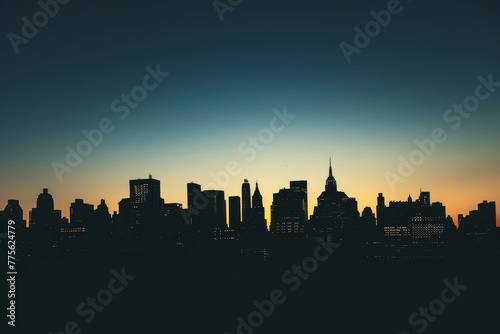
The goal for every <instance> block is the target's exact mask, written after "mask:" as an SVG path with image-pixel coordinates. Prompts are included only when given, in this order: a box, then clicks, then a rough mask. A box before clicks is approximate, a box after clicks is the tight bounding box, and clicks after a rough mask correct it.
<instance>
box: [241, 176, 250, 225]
mask: <svg viewBox="0 0 500 334" xmlns="http://www.w3.org/2000/svg"><path fill="white" fill-rule="evenodd" d="M251 209H252V205H251V202H250V183H248V180H247V179H245V180H244V182H243V184H242V185H241V210H242V211H241V220H242V222H243V224H247V223H248V222H249V221H250V218H251Z"/></svg>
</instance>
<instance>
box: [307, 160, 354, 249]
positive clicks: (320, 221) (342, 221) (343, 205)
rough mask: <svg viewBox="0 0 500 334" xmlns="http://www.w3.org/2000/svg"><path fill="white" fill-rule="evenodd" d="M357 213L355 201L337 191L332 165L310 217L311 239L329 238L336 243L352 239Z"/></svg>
mask: <svg viewBox="0 0 500 334" xmlns="http://www.w3.org/2000/svg"><path fill="white" fill-rule="evenodd" d="M358 227H359V211H358V203H357V201H356V199H354V198H350V197H348V196H347V195H346V194H345V193H344V192H342V191H338V190H337V181H336V180H335V178H334V177H333V173H332V164H331V161H330V167H329V170H328V177H327V178H326V184H325V190H324V191H323V192H322V193H321V194H320V195H319V197H318V205H317V206H316V207H315V208H314V212H313V214H312V216H311V221H310V229H311V236H312V237H318V236H319V237H322V238H326V237H328V236H330V237H331V238H332V239H333V240H335V241H337V242H341V243H342V242H345V241H347V240H348V239H352V238H353V237H354V236H355V234H356V233H357V232H358Z"/></svg>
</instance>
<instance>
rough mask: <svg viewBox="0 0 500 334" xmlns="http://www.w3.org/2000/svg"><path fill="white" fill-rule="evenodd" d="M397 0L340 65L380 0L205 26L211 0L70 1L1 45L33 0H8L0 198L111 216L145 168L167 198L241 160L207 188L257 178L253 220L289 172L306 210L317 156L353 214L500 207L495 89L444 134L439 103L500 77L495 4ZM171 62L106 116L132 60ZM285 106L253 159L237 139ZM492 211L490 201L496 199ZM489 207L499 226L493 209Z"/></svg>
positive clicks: (498, 97)
mask: <svg viewBox="0 0 500 334" xmlns="http://www.w3.org/2000/svg"><path fill="white" fill-rule="evenodd" d="M401 5H402V6H403V10H402V11H401V12H400V13H399V14H397V15H393V16H392V20H391V22H390V24H389V25H388V26H387V27H385V28H382V29H381V32H380V33H379V34H378V35H377V36H375V37H373V39H372V40H371V42H370V44H369V45H368V46H367V47H366V48H364V49H362V50H361V52H360V53H359V54H354V55H353V56H352V62H351V63H350V64H348V63H347V62H346V59H345V58H344V56H343V54H342V51H341V49H340V47H339V44H340V43H341V42H346V43H349V44H353V39H354V35H355V32H354V30H353V28H354V27H355V26H358V27H360V28H362V29H364V26H365V24H366V23H368V22H369V21H371V20H373V18H372V16H371V15H370V11H371V10H375V11H379V10H382V9H386V8H387V1H323V0H311V1H307V2H305V1H290V0H288V1H282V0H280V1H272V3H269V1H264V0H244V1H243V2H242V3H241V4H240V5H239V6H237V7H235V8H234V10H233V11H232V12H226V13H225V14H224V21H223V22H221V21H220V20H219V17H218V15H217V13H216V11H215V9H214V7H213V5H212V1H209V0H207V1H175V2H173V1H171V2H167V3H160V2H158V1H152V0H143V1H140V2H131V1H106V2H105V3H103V2H101V1H74V0H73V1H71V2H69V3H68V4H66V5H61V6H60V8H59V13H57V14H56V15H55V16H54V17H53V18H50V19H49V21H48V24H47V25H46V26H44V27H42V28H39V31H38V33H37V35H36V36H34V37H33V38H32V39H30V40H29V42H28V43H27V44H21V45H20V46H19V52H18V53H17V54H16V53H15V52H14V50H13V48H12V46H11V43H10V42H9V39H8V37H7V35H8V34H9V32H13V33H15V34H19V35H20V34H21V27H22V25H23V22H22V21H21V18H22V17H23V16H26V17H28V19H29V20H30V21H31V20H32V16H33V14H35V13H36V12H37V11H39V10H40V7H39V5H38V4H37V2H36V1H34V0H31V1H26V0H22V1H19V0H6V2H4V10H2V13H1V14H0V17H1V19H0V31H1V33H2V34H3V36H4V37H3V39H2V40H3V42H2V43H0V54H1V56H2V62H0V67H1V73H2V76H1V79H0V80H1V81H0V82H1V85H2V86H1V89H2V99H1V100H0V108H1V110H2V114H3V115H4V117H3V121H4V122H3V123H2V124H3V126H2V131H1V132H0V136H1V138H2V141H1V142H2V145H1V148H0V156H1V157H2V163H1V165H2V167H1V173H0V184H1V188H0V189H1V192H0V208H2V209H3V207H4V206H5V205H6V204H7V200H8V199H10V198H14V199H19V200H20V202H21V206H22V207H23V209H24V215H25V218H26V219H28V212H29V210H30V209H31V208H32V207H34V206H35V203H36V198H37V196H38V194H39V193H40V192H41V191H42V188H45V187H46V188H49V192H50V193H51V194H52V195H53V196H54V199H55V206H56V208H57V209H61V210H62V211H63V215H65V216H69V205H70V203H71V202H73V201H74V199H75V198H83V199H84V200H85V201H86V202H87V203H91V204H94V205H97V204H98V203H99V200H100V199H101V198H104V199H105V200H106V202H107V203H108V206H109V208H110V210H111V211H113V210H117V209H118V208H117V207H118V205H117V203H118V201H119V200H120V199H121V198H124V197H128V192H129V189H128V180H130V179H137V178H147V177H148V174H152V175H153V177H154V178H156V179H159V180H161V186H162V189H161V191H162V197H163V198H164V199H165V201H166V202H178V203H182V204H183V205H184V206H185V205H186V196H187V195H186V183H188V182H196V183H200V184H201V185H202V187H203V188H204V189H207V188H208V185H209V183H210V182H213V180H212V178H211V176H210V173H211V172H215V173H217V172H220V171H223V170H225V168H226V164H227V163H228V162H229V161H232V160H235V161H237V162H238V164H239V166H240V171H239V172H238V173H237V175H233V176H231V178H230V179H229V183H228V184H227V185H224V186H223V187H218V188H219V189H222V190H224V191H225V193H226V198H227V197H228V196H231V195H241V183H242V181H243V179H244V178H247V179H249V180H250V182H251V184H252V193H253V189H254V185H255V181H256V180H258V181H259V188H260V190H261V193H262V195H263V197H264V205H265V209H266V216H268V217H269V211H270V205H271V202H272V194H273V193H275V192H278V190H279V189H280V188H283V187H288V185H289V181H290V180H301V179H305V180H307V181H308V184H309V207H310V208H309V213H310V214H311V213H312V209H313V206H314V205H315V204H316V198H317V197H318V195H319V194H320V192H321V191H322V190H323V187H324V182H325V179H326V176H327V172H328V158H329V157H330V156H331V157H332V161H333V170H334V176H335V177H336V179H337V183H338V186H339V189H340V190H342V191H345V192H346V193H347V194H348V195H349V196H352V197H356V198H357V200H358V209H359V211H360V212H361V211H362V209H363V208H364V207H365V206H371V207H372V208H373V209H374V210H375V205H376V197H377V194H378V193H379V192H383V193H384V195H385V197H386V201H389V200H406V198H407V196H408V194H411V195H412V196H413V198H416V197H418V194H419V190H420V189H422V190H426V191H430V192H431V200H432V201H440V202H443V203H444V204H445V205H446V206H447V214H450V215H451V216H452V217H453V219H454V221H455V223H457V215H458V214H459V213H464V214H466V213H468V211H469V210H473V209H476V208H477V204H478V203H479V202H482V201H483V200H488V201H496V202H497V203H500V193H499V190H498V189H500V173H499V167H498V166H499V165H500V155H499V147H500V145H499V143H500V131H499V130H498V129H499V127H500V87H499V88H498V91H496V92H494V93H493V94H492V95H491V97H489V98H488V99H486V100H485V101H482V102H481V104H480V106H479V108H478V109H477V110H476V111H475V112H473V113H472V114H471V116H470V117H469V118H468V119H464V120H463V123H462V125H461V126H460V128H458V129H456V130H453V129H452V128H451V124H450V123H446V122H445V121H444V120H443V114H444V113H445V111H446V110H447V109H448V108H451V107H452V106H453V104H455V103H462V102H463V101H464V99H465V98H466V97H467V96H469V95H471V94H474V92H475V88H476V86H477V85H478V84H479V82H478V80H477V77H478V76H483V77H487V76H488V75H489V74H491V75H492V77H493V80H495V81H500V62H499V59H500V43H499V42H500V41H499V37H500V21H499V20H498V11H496V10H495V8H496V6H497V3H496V2H495V1H478V0H464V1H461V2H460V5H457V6H453V5H450V4H446V5H444V4H436V3H435V2H433V1H428V0H427V1H425V0H419V1H413V2H410V1H407V0H406V1H402V2H401ZM156 64H160V68H161V70H162V71H165V72H169V73H170V75H169V76H168V77H167V78H165V79H164V81H163V82H162V83H161V84H160V85H159V86H158V87H157V88H156V89H155V90H153V91H151V92H149V94H148V96H147V98H146V99H145V100H144V101H142V102H140V104H139V106H138V107H137V108H135V109H133V110H131V111H130V114H129V116H128V117H127V118H126V119H124V120H121V119H120V118H119V117H118V116H119V115H118V114H116V113H113V111H112V110H111V108H110V105H111V103H112V102H113V101H114V100H115V99H117V98H120V95H121V94H129V93H130V91H131V90H132V88H133V87H135V86H136V85H139V84H141V83H142V79H143V77H144V76H145V75H146V74H147V72H146V70H145V68H146V66H151V67H153V68H154V67H155V66H156ZM284 107H286V109H287V111H288V113H290V114H293V115H296V117H295V118H294V119H293V120H291V122H290V123H289V124H288V125H287V126H286V127H285V129H284V130H283V131H281V132H279V133H276V134H275V135H274V138H273V140H272V141H270V142H269V143H267V144H265V148H264V149H263V150H262V151H258V152H257V154H256V156H255V158H254V159H252V160H251V161H247V158H249V155H245V154H240V153H239V152H238V146H239V145H240V144H241V143H242V142H245V141H246V140H247V138H248V136H256V135H257V134H258V133H259V131H261V130H262V129H264V128H266V127H268V126H269V122H270V121H271V119H272V118H273V117H274V113H273V109H275V108H276V109H278V110H283V108H284ZM103 118H109V119H111V120H112V122H113V125H114V126H115V129H114V131H113V132H112V133H109V134H106V135H104V138H103V141H102V144H101V145H99V146H97V147H94V148H93V151H92V153H91V154H90V155H89V156H87V157H84V158H83V161H82V162H81V164H80V165H78V166H77V167H76V168H75V169H74V171H73V172H72V173H67V174H64V176H63V181H62V182H60V181H59V180H58V178H57V177H56V175H55V173H54V171H53V168H52V166H51V164H52V163H53V162H54V161H58V162H60V163H65V161H64V160H65V157H66V150H65V147H66V146H67V145H69V146H71V147H73V148H76V145H77V144H78V143H79V142H80V141H81V140H84V139H85V137H84V136H83V134H82V130H84V129H86V130H91V129H94V128H97V127H98V125H99V122H100V121H101V119H103ZM435 128H442V129H443V130H444V131H445V132H446V134H447V136H448V139H447V140H446V141H445V142H444V143H440V144H438V145H437V147H436V151H435V153H434V154H432V155H430V156H428V157H426V158H425V161H424V163H423V164H422V165H420V166H418V167H416V169H415V172H414V173H413V175H411V176H410V177H408V178H406V179H405V182H404V183H398V184H397V185H396V186H395V189H394V190H393V189H391V187H390V186H389V185H388V183H387V181H386V178H385V177H384V173H385V172H386V171H390V172H393V173H397V168H398V164H399V160H398V157H399V156H400V155H402V156H403V157H405V158H408V156H409V155H410V153H411V152H412V151H413V150H415V149H416V148H417V147H416V145H415V143H414V140H416V139H419V140H423V139H426V138H430V136H431V133H432V131H433V129H435ZM497 215H498V217H500V209H498V210H497ZM498 217H497V224H498V222H499V221H500V219H499V218H498Z"/></svg>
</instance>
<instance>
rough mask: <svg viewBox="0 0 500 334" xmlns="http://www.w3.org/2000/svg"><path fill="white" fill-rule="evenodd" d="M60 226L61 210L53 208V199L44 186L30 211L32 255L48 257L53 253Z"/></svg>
mask: <svg viewBox="0 0 500 334" xmlns="http://www.w3.org/2000/svg"><path fill="white" fill-rule="evenodd" d="M61 226H62V219H61V211H60V210H54V199H53V198H52V195H51V194H49V191H48V189H47V188H44V189H43V192H42V193H41V194H40V195H38V198H37V201H36V208H33V209H32V210H31V211H30V223H29V228H30V231H31V235H32V237H33V255H37V256H40V257H44V256H49V257H50V256H53V255H54V254H55V251H56V247H57V239H58V238H59V232H60V227H61Z"/></svg>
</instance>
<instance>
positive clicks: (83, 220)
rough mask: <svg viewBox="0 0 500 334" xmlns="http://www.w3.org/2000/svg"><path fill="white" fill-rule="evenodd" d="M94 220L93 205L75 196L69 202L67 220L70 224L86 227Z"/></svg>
mask: <svg viewBox="0 0 500 334" xmlns="http://www.w3.org/2000/svg"><path fill="white" fill-rule="evenodd" d="M93 220H94V206H93V205H92V204H87V203H84V202H83V199H80V198H77V199H75V202H74V203H71V205H70V209H69V222H70V224H71V225H72V226H75V227H76V226H84V227H88V226H89V225H90V224H92V223H93Z"/></svg>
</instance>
